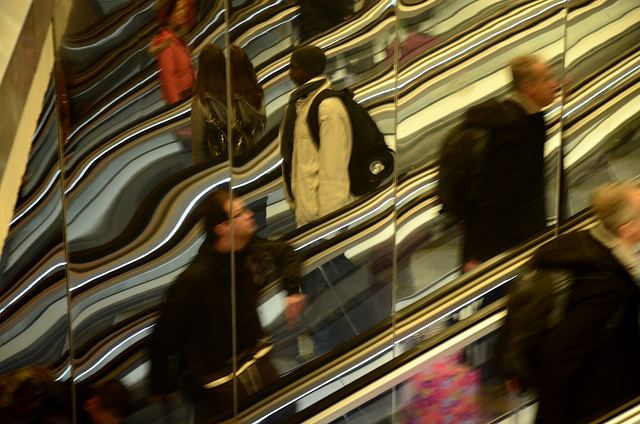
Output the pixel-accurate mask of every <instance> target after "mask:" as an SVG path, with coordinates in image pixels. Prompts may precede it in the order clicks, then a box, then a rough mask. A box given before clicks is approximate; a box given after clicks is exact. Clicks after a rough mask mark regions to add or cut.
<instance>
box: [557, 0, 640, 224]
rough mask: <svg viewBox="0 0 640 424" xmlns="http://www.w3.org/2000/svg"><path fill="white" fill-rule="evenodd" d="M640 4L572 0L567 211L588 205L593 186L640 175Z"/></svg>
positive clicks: (565, 116) (626, 0)
mask: <svg viewBox="0 0 640 424" xmlns="http://www.w3.org/2000/svg"><path fill="white" fill-rule="evenodd" d="M639 19H640V5H638V4H637V2H634V1H632V0H622V1H600V2H595V1H571V2H569V14H568V20H567V23H568V25H567V52H566V64H565V67H566V71H565V73H566V77H565V79H566V86H565V90H566V96H567V103H566V105H565V106H564V108H563V111H562V117H563V133H562V137H563V168H564V172H563V176H564V183H565V190H566V192H567V198H566V199H565V203H566V204H565V209H564V212H565V214H564V216H565V217H568V216H571V215H573V214H575V213H576V212H579V211H580V210H582V209H584V208H586V207H587V206H588V205H589V195H590V193H591V191H592V189H593V187H595V186H597V185H599V184H601V183H604V182H608V181H617V180H630V179H634V178H637V177H638V175H639V174H638V165H637V159H636V158H637V156H638V146H639V145H638V136H639V133H638V126H639V125H640V103H639V101H638V98H639V97H638V94H639V92H640V91H639V90H640V53H639V52H638V51H639V49H638V46H639V45H640V42H639V41H638V40H640V27H639V26H638V22H639Z"/></svg>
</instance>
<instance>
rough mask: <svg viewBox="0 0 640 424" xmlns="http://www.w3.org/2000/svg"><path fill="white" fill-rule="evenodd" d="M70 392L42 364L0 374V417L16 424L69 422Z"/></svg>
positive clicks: (67, 386) (66, 386)
mask: <svg viewBox="0 0 640 424" xmlns="http://www.w3.org/2000/svg"><path fill="white" fill-rule="evenodd" d="M71 402H72V401H71V391H70V387H69V385H68V384H64V383H61V382H58V381H56V380H55V378H54V375H53V373H52V372H51V370H50V369H49V368H47V367H45V366H41V365H32V366H28V367H24V368H19V369H16V370H13V371H9V372H6V373H4V374H2V375H0V420H1V421H2V422H3V423H19V424H23V423H24V424H27V423H28V424H31V423H42V424H71V423H72V422H74V421H73V419H72V413H71Z"/></svg>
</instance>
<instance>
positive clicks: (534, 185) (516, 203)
mask: <svg viewBox="0 0 640 424" xmlns="http://www.w3.org/2000/svg"><path fill="white" fill-rule="evenodd" d="M509 69H510V71H511V75H512V77H513V90H512V91H511V92H510V93H509V94H508V95H507V96H506V98H504V99H498V98H491V99H488V100H486V101H484V102H482V103H480V104H478V105H475V106H473V107H471V108H470V109H469V110H467V111H466V112H465V116H464V120H463V122H462V123H461V124H460V125H459V126H457V127H455V129H454V131H453V132H452V133H451V134H452V135H450V136H449V139H448V141H449V140H451V139H452V137H454V136H455V137H456V138H455V140H457V141H456V142H455V143H451V142H450V141H449V142H445V143H444V144H443V148H442V153H441V158H443V159H442V160H441V163H440V174H441V176H443V175H444V176H445V177H446V175H447V172H449V173H451V172H453V173H455V172H458V173H459V172H460V171H456V170H459V169H461V168H472V169H473V175H471V177H470V178H465V179H464V180H465V184H467V188H465V189H462V188H460V187H459V186H457V185H451V184H450V185H447V183H446V179H443V178H444V177H443V178H441V181H442V183H441V185H442V187H441V188H439V195H440V199H441V201H442V203H443V210H444V211H445V212H447V213H448V215H449V216H450V217H451V218H452V219H453V221H454V222H455V223H459V224H460V225H457V226H458V227H459V228H461V229H463V231H464V234H463V236H464V243H463V254H462V262H463V272H468V271H470V270H472V269H473V268H475V267H477V266H478V265H480V264H481V263H482V262H484V261H487V260H489V259H491V258H492V257H494V256H495V255H497V254H500V253H502V252H504V251H506V250H508V249H510V248H512V247H514V246H516V245H517V244H519V243H522V242H524V241H526V240H528V239H530V238H531V237H533V236H534V235H536V234H538V233H540V232H542V231H543V230H544V229H545V228H546V212H545V194H544V143H545V141H546V128H545V122H544V114H543V112H542V109H543V108H545V107H546V106H549V105H550V104H551V103H552V102H553V99H554V96H555V93H556V91H557V87H558V83H557V81H556V80H555V79H554V78H553V77H552V75H551V72H550V71H549V67H548V65H547V64H546V63H545V62H544V61H542V60H541V59H540V58H538V57H537V56H535V55H524V56H518V57H516V58H514V59H513V60H512V61H511V63H510V66H509ZM449 146H451V147H449ZM457 146H482V147H479V149H476V151H479V152H481V153H478V154H476V155H475V156H474V159H473V161H474V162H475V163H476V165H475V166H471V167H470V165H469V163H458V162H455V161H453V162H451V159H449V161H450V162H447V159H446V158H447V157H448V156H447V155H448V154H449V155H451V154H450V153H448V150H447V149H448V148H449V149H451V148H452V149H453V150H452V151H455V149H459V147H457ZM467 148H469V147H467ZM453 154H454V155H455V153H453ZM449 157H450V156H449ZM456 160H458V161H460V160H464V159H460V158H459V159H456ZM448 169H451V171H447V170H448ZM468 181H473V182H472V183H470V182H468Z"/></svg>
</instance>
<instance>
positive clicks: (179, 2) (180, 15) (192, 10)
mask: <svg viewBox="0 0 640 424" xmlns="http://www.w3.org/2000/svg"><path fill="white" fill-rule="evenodd" d="M153 9H154V10H156V11H157V12H156V19H157V20H158V22H160V23H165V24H167V25H169V26H170V27H171V28H173V29H175V30H176V31H177V32H178V33H179V34H180V36H181V37H186V36H187V33H188V32H189V31H190V30H191V28H193V27H194V26H195V24H196V16H197V12H196V5H195V3H194V1H193V0H158V2H157V3H156V4H154V5H153Z"/></svg>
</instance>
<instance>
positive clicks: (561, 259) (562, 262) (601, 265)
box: [531, 231, 624, 272]
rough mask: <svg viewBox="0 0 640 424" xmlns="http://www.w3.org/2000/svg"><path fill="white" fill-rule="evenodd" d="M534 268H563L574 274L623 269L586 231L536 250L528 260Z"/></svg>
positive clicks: (568, 235)
mask: <svg viewBox="0 0 640 424" xmlns="http://www.w3.org/2000/svg"><path fill="white" fill-rule="evenodd" d="M531 263H532V265H533V266H534V267H541V268H564V269H569V270H571V271H575V272H596V271H620V270H621V269H624V267H623V266H622V265H621V264H620V262H619V261H617V260H616V258H615V257H614V256H613V255H612V254H611V252H610V251H609V249H607V248H606V247H605V246H603V245H602V244H601V243H600V242H598V241H597V240H595V239H594V238H593V236H592V235H591V234H590V233H589V231H577V232H571V233H567V234H563V235H560V236H559V237H557V238H556V239H553V240H551V241H550V242H549V243H547V244H545V245H543V246H542V247H540V248H539V249H538V250H537V251H536V253H535V254H534V255H533V258H532V259H531Z"/></svg>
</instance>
